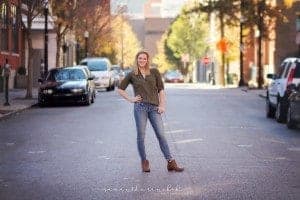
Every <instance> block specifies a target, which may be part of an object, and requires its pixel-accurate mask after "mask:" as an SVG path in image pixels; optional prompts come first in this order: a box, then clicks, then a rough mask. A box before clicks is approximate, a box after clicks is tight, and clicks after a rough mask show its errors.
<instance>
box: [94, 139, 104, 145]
mask: <svg viewBox="0 0 300 200" xmlns="http://www.w3.org/2000/svg"><path fill="white" fill-rule="evenodd" d="M95 144H103V141H101V140H96V141H95Z"/></svg>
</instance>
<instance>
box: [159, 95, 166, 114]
mask: <svg viewBox="0 0 300 200" xmlns="http://www.w3.org/2000/svg"><path fill="white" fill-rule="evenodd" d="M158 98H159V105H158V113H160V114H162V113H164V112H165V111H166V94H165V91H164V90H160V91H159V93H158Z"/></svg>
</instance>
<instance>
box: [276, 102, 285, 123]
mask: <svg viewBox="0 0 300 200" xmlns="http://www.w3.org/2000/svg"><path fill="white" fill-rule="evenodd" d="M275 119H276V121H277V122H279V123H284V122H285V121H286V112H285V107H284V104H283V102H282V100H281V99H278V101H277V106H276V112H275Z"/></svg>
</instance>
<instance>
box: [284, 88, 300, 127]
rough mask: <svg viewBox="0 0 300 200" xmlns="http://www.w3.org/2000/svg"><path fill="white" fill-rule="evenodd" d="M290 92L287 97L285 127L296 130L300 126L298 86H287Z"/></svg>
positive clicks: (299, 91) (299, 92)
mask: <svg viewBox="0 0 300 200" xmlns="http://www.w3.org/2000/svg"><path fill="white" fill-rule="evenodd" d="M288 89H289V90H290V91H291V92H290V95H289V97H288V111H287V118H286V125H287V127H288V128H289V129H293V128H296V127H297V126H298V125H299V124H300V84H298V86H297V87H296V85H294V84H293V85H290V86H288Z"/></svg>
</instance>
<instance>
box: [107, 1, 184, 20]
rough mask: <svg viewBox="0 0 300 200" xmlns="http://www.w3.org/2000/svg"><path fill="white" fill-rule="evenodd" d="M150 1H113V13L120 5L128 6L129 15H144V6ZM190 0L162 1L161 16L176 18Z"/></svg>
mask: <svg viewBox="0 0 300 200" xmlns="http://www.w3.org/2000/svg"><path fill="white" fill-rule="evenodd" d="M147 1H148V0H111V12H112V13H115V12H116V10H117V6H118V5H127V9H128V10H127V13H128V14H140V15H141V14H143V8H144V4H145V3H146V2H147ZM187 1H188V0H161V2H162V8H161V15H162V16H163V17H170V16H171V17H175V15H177V14H178V13H179V12H180V9H181V7H182V5H183V4H184V3H185V2H187Z"/></svg>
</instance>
